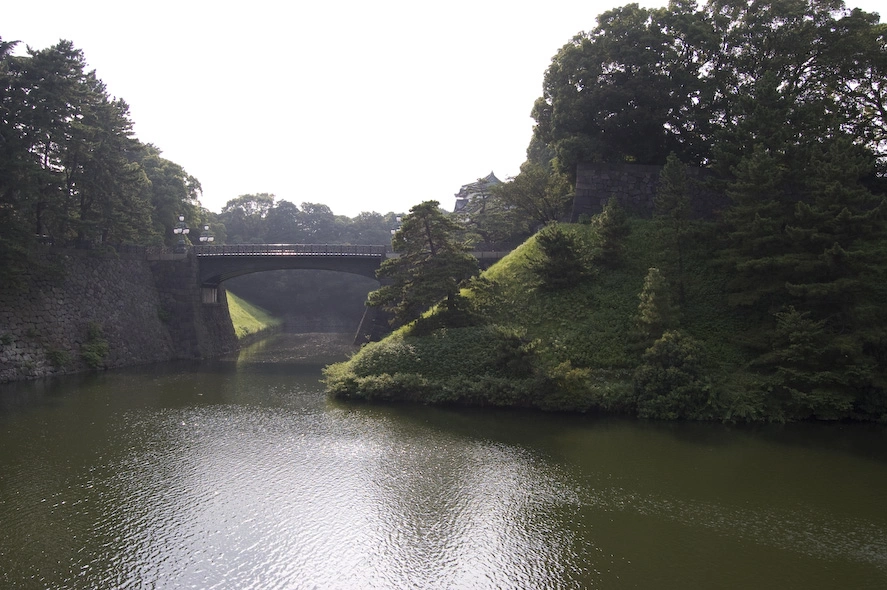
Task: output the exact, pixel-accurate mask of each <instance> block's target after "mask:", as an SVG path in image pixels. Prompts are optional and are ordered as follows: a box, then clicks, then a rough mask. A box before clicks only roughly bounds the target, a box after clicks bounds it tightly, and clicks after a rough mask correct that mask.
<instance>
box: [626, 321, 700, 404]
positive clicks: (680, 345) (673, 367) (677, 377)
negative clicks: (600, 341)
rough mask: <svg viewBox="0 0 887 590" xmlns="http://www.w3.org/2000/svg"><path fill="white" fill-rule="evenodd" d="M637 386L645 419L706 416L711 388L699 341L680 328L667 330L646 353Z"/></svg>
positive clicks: (638, 401)
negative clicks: (706, 375)
mask: <svg viewBox="0 0 887 590" xmlns="http://www.w3.org/2000/svg"><path fill="white" fill-rule="evenodd" d="M634 387H635V394H636V395H637V410H638V416H640V417H642V418H664V419H668V420H674V419H676V418H704V417H706V416H707V407H708V406H709V392H710V389H711V388H710V385H709V383H708V380H707V379H706V378H705V374H704V369H703V362H702V347H701V346H700V345H699V342H697V341H696V340H694V339H693V338H692V337H690V336H688V335H686V334H684V333H683V332H680V331H667V332H665V333H664V334H663V335H662V337H661V338H660V339H659V340H657V341H656V342H655V343H654V344H653V346H651V347H650V348H649V349H647V351H646V352H645V353H644V357H643V361H642V363H641V365H640V366H639V367H638V368H637V369H636V370H635V372H634Z"/></svg>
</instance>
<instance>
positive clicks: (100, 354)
mask: <svg viewBox="0 0 887 590" xmlns="http://www.w3.org/2000/svg"><path fill="white" fill-rule="evenodd" d="M86 329H87V334H86V341H85V342H84V343H83V344H81V345H80V358H82V359H83V362H85V363H86V365H87V366H88V367H90V368H92V369H100V368H102V367H103V366H104V363H105V359H106V358H107V356H108V352H109V350H110V349H109V346H108V341H107V340H105V337H104V332H103V330H102V326H101V324H98V323H97V322H90V323H89V325H88V326H87V328H86Z"/></svg>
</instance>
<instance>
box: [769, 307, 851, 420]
mask: <svg viewBox="0 0 887 590" xmlns="http://www.w3.org/2000/svg"><path fill="white" fill-rule="evenodd" d="M854 344H855V343H854V342H853V339H852V338H848V337H847V336H842V335H835V334H829V332H828V330H827V329H826V322H825V321H823V320H819V321H816V320H813V319H811V317H810V314H809V313H807V312H800V311H798V310H796V309H795V308H794V307H789V308H788V309H786V310H785V311H782V312H779V313H777V314H776V330H775V332H774V342H773V350H772V352H771V353H770V354H768V355H765V356H763V357H761V358H760V359H759V360H758V362H759V363H761V364H766V365H769V366H772V367H773V368H774V370H775V374H774V376H773V386H772V390H771V396H772V399H771V400H770V402H771V404H776V405H777V406H778V410H779V411H781V412H783V413H784V414H785V415H786V416H787V417H789V418H795V419H797V418H808V417H811V416H813V417H816V418H820V419H831V420H835V419H840V418H846V417H848V416H849V415H850V412H851V410H852V408H853V401H854V398H855V391H856V390H857V389H858V388H859V385H861V384H863V383H864V379H863V376H864V375H865V373H866V368H865V367H863V366H859V365H857V364H856V363H858V362H859V361H860V360H861V357H862V354H861V351H860V350H859V349H858V348H856V347H855V346H854ZM863 362H864V361H863Z"/></svg>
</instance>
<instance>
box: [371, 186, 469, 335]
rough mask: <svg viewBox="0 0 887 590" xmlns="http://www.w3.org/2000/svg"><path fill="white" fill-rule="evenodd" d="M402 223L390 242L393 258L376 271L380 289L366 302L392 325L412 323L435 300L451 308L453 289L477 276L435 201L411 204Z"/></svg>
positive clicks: (465, 249) (453, 226)
mask: <svg viewBox="0 0 887 590" xmlns="http://www.w3.org/2000/svg"><path fill="white" fill-rule="evenodd" d="M402 222H403V223H402V225H401V227H400V229H399V230H397V232H396V233H395V234H394V239H393V240H392V247H393V248H394V251H395V252H397V253H398V254H399V256H398V257H396V258H389V259H387V260H385V261H384V262H383V263H382V266H381V267H380V268H379V270H378V272H377V273H376V276H378V278H379V279H380V281H381V282H382V286H381V287H380V288H379V289H378V290H376V291H373V292H372V293H370V296H369V301H368V305H371V306H379V307H382V308H383V309H385V310H386V311H388V312H390V313H391V314H392V315H393V318H394V319H393V321H394V323H395V325H403V324H406V323H408V322H411V321H413V320H415V319H417V318H418V317H419V316H421V315H422V313H423V312H424V311H425V310H427V309H428V308H429V307H431V306H432V305H434V304H436V303H438V302H441V301H442V302H443V306H444V307H445V308H450V309H454V308H455V306H456V305H458V301H457V295H458V292H459V285H460V284H461V283H462V282H463V281H465V280H468V279H469V278H470V277H472V276H474V275H475V274H477V272H478V268H477V260H476V259H475V258H474V257H473V256H472V255H471V253H470V251H469V248H468V247H467V246H465V245H464V244H460V243H458V242H456V241H455V238H454V235H455V234H456V232H458V231H459V229H460V228H459V226H458V224H456V223H455V222H454V221H453V220H452V219H449V218H448V217H446V216H445V215H444V214H443V212H442V211H441V210H440V208H439V207H438V203H437V201H426V202H424V203H421V204H419V205H416V206H415V207H413V208H412V209H410V214H409V215H407V216H405V217H404V218H403V220H402Z"/></svg>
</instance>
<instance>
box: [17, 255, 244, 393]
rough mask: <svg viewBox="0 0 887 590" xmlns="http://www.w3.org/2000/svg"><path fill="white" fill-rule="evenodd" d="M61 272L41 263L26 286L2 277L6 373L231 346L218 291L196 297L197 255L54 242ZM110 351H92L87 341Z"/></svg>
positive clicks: (42, 373) (20, 375)
mask: <svg viewBox="0 0 887 590" xmlns="http://www.w3.org/2000/svg"><path fill="white" fill-rule="evenodd" d="M45 257H46V259H47V262H48V263H49V264H51V265H53V266H56V267H58V268H59V269H60V272H59V273H58V274H55V273H53V274H51V275H47V274H45V271H37V270H35V271H34V272H33V273H32V275H31V276H29V277H27V280H26V281H25V282H24V287H23V288H22V289H19V290H11V289H9V288H4V286H2V285H0V383H5V382H9V381H17V380H22V379H34V378H39V377H46V376H51V375H59V374H66V373H75V372H78V371H84V370H90V369H94V368H114V367H123V366H128V365H138V364H145V363H152V362H158V361H166V360H172V359H177V358H205V357H210V356H216V355H218V354H222V353H224V352H228V351H231V350H235V349H236V347H237V341H236V338H235V337H234V330H233V327H232V326H231V319H230V316H229V315H228V307H227V301H226V299H225V297H224V293H222V295H221V297H220V303H219V304H214V305H204V304H201V302H200V289H199V285H198V284H197V279H196V276H197V270H196V263H195V262H194V260H193V258H191V257H180V259H179V260H176V261H158V262H153V263H151V262H148V261H147V260H146V259H145V255H144V253H141V254H139V253H128V254H121V255H120V256H119V258H115V257H113V256H108V255H107V254H104V255H97V254H94V253H91V252H89V251H79V250H55V249H52V250H48V251H47V252H46V254H45ZM103 343H104V344H106V351H107V352H106V353H105V354H100V355H99V357H100V358H99V359H98V360H96V355H93V356H92V363H90V362H89V360H88V359H89V357H90V355H89V354H88V351H89V349H90V348H92V349H93V350H98V351H99V352H102V350H103V346H102V344H103ZM85 353H86V354H85Z"/></svg>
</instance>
